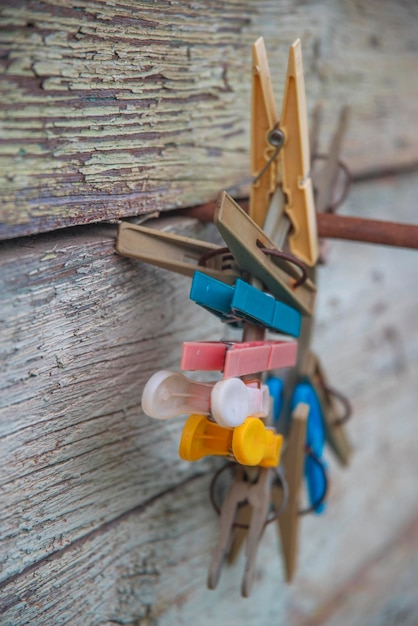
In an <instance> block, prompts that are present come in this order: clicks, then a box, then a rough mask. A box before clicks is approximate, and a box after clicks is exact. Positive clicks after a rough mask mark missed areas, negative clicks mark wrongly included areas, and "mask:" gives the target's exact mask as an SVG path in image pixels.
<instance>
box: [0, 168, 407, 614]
mask: <svg viewBox="0 0 418 626" xmlns="http://www.w3.org/2000/svg"><path fill="white" fill-rule="evenodd" d="M417 189H418V181H417V177H416V176H408V177H399V178H390V179H387V180H385V181H379V182H373V183H361V184H357V185H355V186H354V188H353V190H352V194H351V197H350V200H349V202H348V203H347V205H346V208H345V210H346V211H347V212H349V213H350V212H352V211H353V209H355V210H356V212H358V211H361V212H362V213H364V214H365V215H368V216H370V217H372V218H373V217H374V218H377V217H379V218H387V219H389V217H393V210H394V207H396V218H397V219H403V220H405V221H413V220H414V216H415V201H416V197H417V193H418V191H417ZM415 220H416V216H415ZM186 224H190V227H189V232H194V231H193V229H194V228H195V229H196V232H197V233H199V234H200V236H202V237H206V235H207V234H208V233H210V232H211V228H213V227H212V226H209V227H206V229H207V230H206V229H205V230H202V227H193V226H192V223H191V222H186ZM113 236H114V228H113V227H110V226H109V227H106V228H105V227H103V226H102V227H85V228H83V229H73V230H71V231H69V232H66V233H61V234H60V233H55V234H51V235H44V236H38V237H36V238H30V239H21V240H19V241H16V242H4V243H3V244H2V248H1V253H0V267H1V272H0V276H1V281H2V289H1V291H0V294H1V300H2V301H1V304H0V313H1V326H2V333H1V349H2V356H3V358H2V368H3V369H2V376H1V384H2V390H1V391H2V393H1V395H0V398H1V405H0V449H1V455H0V464H1V467H0V476H1V491H0V511H1V514H0V515H1V518H2V521H1V534H2V538H3V540H2V559H1V560H2V582H1V588H0V607H1V608H0V615H1V617H2V619H1V621H2V623H4V624H7V626H9V625H10V626H11V625H13V626H20V625H22V626H23V624H25V623H30V624H31V625H32V624H33V625H34V626H38V625H39V626H41V625H42V624H54V625H55V624H65V623H71V624H72V625H75V626H84V624H86V623H88V624H89V625H91V626H96V625H97V626H99V624H100V625H102V624H109V625H110V624H114V623H122V624H140V625H141V626H146V625H147V626H149V625H151V624H152V625H153V626H157V625H158V626H166V625H169V624H170V626H171V625H172V624H173V623H175V624H191V623H198V624H199V626H206V624H207V625H208V626H209V624H213V623H222V622H224V621H227V622H228V623H230V624H232V625H235V624H236V625H238V624H240V625H247V624H248V626H250V625H252V624H254V623H257V624H260V625H261V626H263V625H264V624H265V625H266V626H267V624H271V620H272V616H273V615H274V619H275V623H278V624H289V623H291V624H294V626H305V624H309V623H310V621H309V620H310V619H311V617H312V615H313V614H314V613H315V611H316V610H318V611H321V610H322V607H327V606H333V604H332V603H333V598H334V596H335V595H336V594H337V595H338V594H340V593H341V589H344V588H345V586H346V585H348V586H349V589H350V593H356V589H354V590H353V588H352V580H353V579H354V577H355V576H356V575H357V573H358V572H359V571H364V568H365V567H367V564H368V563H369V562H370V561H373V559H375V557H376V555H378V554H381V553H382V551H384V550H385V548H386V546H387V545H388V544H391V543H393V542H394V541H396V537H398V536H401V535H402V533H403V532H404V528H405V525H407V524H408V523H409V522H410V520H411V519H412V518H414V517H416V481H415V476H416V474H417V471H418V456H417V455H416V453H415V448H416V441H417V437H418V430H417V429H418V422H417V420H416V411H415V408H416V403H417V401H418V397H417V390H416V380H417V376H418V324H417V317H416V301H417V296H418V291H417V284H416V262H415V258H416V252H415V251H406V250H393V249H389V248H383V247H373V246H367V245H364V244H352V243H347V242H332V243H330V244H329V246H330V257H329V263H328V265H327V266H325V267H322V268H320V271H319V273H320V288H319V304H318V323H317V326H316V334H315V345H316V350H317V352H318V353H319V355H320V356H321V358H322V360H323V362H324V366H325V368H326V370H327V373H328V377H329V379H330V384H332V385H333V386H336V387H338V388H341V390H342V391H344V392H345V393H346V394H347V395H348V396H349V397H350V398H351V399H352V401H353V404H354V409H355V410H354V417H353V419H352V421H351V423H350V424H349V425H348V428H349V432H350V437H351V439H352V441H353V445H354V448H355V454H354V457H353V463H352V465H351V466H350V467H349V468H348V469H347V470H342V469H340V468H338V467H337V466H336V464H335V462H334V461H333V459H332V457H330V455H329V453H328V457H327V458H328V460H329V463H330V465H331V471H332V482H331V491H330V502H329V507H328V511H327V513H326V515H325V516H324V517H322V518H310V519H304V520H303V521H302V529H301V552H300V567H299V571H298V575H297V577H296V583H295V585H294V586H292V587H287V586H286V585H285V584H284V582H283V575H282V569H281V564H280V561H279V559H278V557H277V544H278V541H277V536H276V533H275V529H274V527H270V528H269V529H268V530H267V531H266V534H265V536H264V538H263V542H262V546H261V551H260V554H259V559H258V566H257V576H256V584H255V588H254V600H255V601H254V602H250V603H248V602H245V601H241V600H240V598H239V586H240V579H241V577H242V572H243V562H242V560H241V561H239V562H238V564H237V565H236V567H234V568H233V569H232V570H227V571H225V572H223V575H222V578H221V581H220V586H219V590H217V591H216V592H215V593H211V592H208V591H207V590H206V588H205V580H206V573H207V567H208V563H209V560H210V559H209V552H210V550H211V549H212V548H213V546H214V544H215V541H216V532H217V521H216V517H215V515H214V513H213V512H212V510H211V508H210V504H209V500H208V493H207V489H208V483H209V480H210V473H211V470H212V468H213V463H212V462H211V461H209V462H200V463H198V464H187V463H183V462H181V461H179V459H178V458H177V446H178V440H179V435H180V430H181V427H182V424H183V420H173V421H168V422H164V423H162V422H157V421H152V420H149V419H147V418H145V417H144V416H142V415H141V413H140V408H139V399H140V393H141V388H142V386H143V383H144V381H145V380H146V378H147V377H148V376H149V375H150V374H151V373H152V372H153V371H154V370H156V369H159V368H162V367H175V366H176V365H177V363H178V356H179V345H180V343H181V341H182V340H184V339H186V338H187V339H190V338H202V332H204V333H205V334H206V333H207V334H206V337H207V338H209V337H212V338H215V337H219V336H221V334H224V329H223V326H222V325H221V324H220V323H219V322H217V320H215V318H214V319H213V320H212V319H211V317H212V316H210V315H209V314H208V313H206V312H205V311H203V310H202V311H200V310H199V307H196V306H195V305H193V304H192V303H188V302H187V294H188V286H189V281H188V280H187V279H184V278H180V277H179V278H173V276H171V275H170V274H168V273H166V272H164V271H163V270H159V269H156V268H151V267H147V266H146V265H143V264H139V263H135V262H133V261H130V260H127V259H122V258H120V257H118V256H116V255H115V254H114V252H113V245H114V240H113ZM414 545H415V544H414ZM347 546H350V548H349V549H348V548H347ZM411 549H412V548H411ZM393 563H394V565H393V569H392V570H391V572H392V573H391V574H390V576H392V577H393V576H395V575H396V571H395V569H397V568H399V560H397V559H395V560H394V561H393ZM385 580H387V578H385ZM369 584H370V585H371V586H373V584H374V581H373V580H370V582H369ZM382 584H383V583H382ZM365 589H366V591H367V588H365ZM363 591H364V589H362V590H359V591H358V593H362V592H363ZM373 593H374V597H375V598H376V602H378V601H379V598H381V601H382V603H383V602H389V599H388V586H387V585H386V583H385V582H384V585H383V586H382V591H381V592H379V591H376V589H375V588H374V589H373ZM353 602H354V600H353ZM359 603H360V601H359ZM360 605H361V603H360ZM382 606H383V605H382ZM360 608H361V606H360ZM358 610H360V609H358ZM328 615H329V613H326V616H328ZM324 619H325V617H324ZM360 621H361V620H360ZM341 623H342V624H344V622H341ZM344 626H345V625H344Z"/></svg>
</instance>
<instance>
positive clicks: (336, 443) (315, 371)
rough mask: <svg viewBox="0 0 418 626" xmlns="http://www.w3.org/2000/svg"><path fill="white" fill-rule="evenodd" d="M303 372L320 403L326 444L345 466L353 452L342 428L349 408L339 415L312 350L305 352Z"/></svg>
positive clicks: (333, 395) (322, 370)
mask: <svg viewBox="0 0 418 626" xmlns="http://www.w3.org/2000/svg"><path fill="white" fill-rule="evenodd" d="M303 374H305V375H306V376H307V378H308V379H309V380H310V382H311V384H312V386H313V388H314V389H315V392H316V394H317V396H318V399H319V402H320V404H321V409H322V415H323V418H324V426H325V436H326V441H327V444H328V445H329V446H330V448H331V450H332V451H333V453H334V455H335V457H336V459H337V460H338V461H339V463H340V464H341V465H343V466H346V465H348V464H349V461H350V458H351V455H352V452H353V449H352V446H351V443H350V440H349V438H348V435H347V431H346V429H345V428H344V422H345V421H346V420H347V419H348V417H349V413H350V409H349V408H347V409H346V415H345V416H341V412H340V411H339V410H338V408H337V406H336V402H335V392H334V393H333V392H332V390H331V387H330V386H329V383H328V381H327V379H326V376H325V372H324V369H323V367H322V365H321V363H320V361H319V358H318V356H317V355H315V354H314V353H313V352H309V353H308V354H307V357H306V360H305V367H304V370H303V371H302V375H303ZM338 395H340V394H338Z"/></svg>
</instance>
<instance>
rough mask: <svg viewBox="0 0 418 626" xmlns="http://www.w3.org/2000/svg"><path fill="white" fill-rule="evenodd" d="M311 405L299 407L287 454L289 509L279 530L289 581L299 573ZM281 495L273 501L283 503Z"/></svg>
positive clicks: (284, 462) (282, 519)
mask: <svg viewBox="0 0 418 626" xmlns="http://www.w3.org/2000/svg"><path fill="white" fill-rule="evenodd" d="M308 414H309V405H307V404H303V403H301V404H298V405H297V406H296V407H295V409H294V411H293V413H292V421H291V426H290V432H289V437H288V439H287V443H286V449H285V451H284V453H283V466H284V472H285V478H286V481H287V486H288V499H287V504H286V507H285V509H284V511H283V513H282V514H281V516H280V517H279V520H278V527H279V532H280V537H281V542H282V551H283V560H284V570H285V577H286V582H291V581H292V580H293V577H294V574H295V572H296V565H297V554H298V539H299V520H300V518H299V507H300V504H299V502H300V491H301V485H302V477H303V467H304V463H305V446H306V427H307V419H308ZM280 498H281V493H280V492H278V491H277V490H273V501H274V502H276V501H277V500H278V499H279V500H280Z"/></svg>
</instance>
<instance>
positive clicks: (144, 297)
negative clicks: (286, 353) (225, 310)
mask: <svg viewBox="0 0 418 626" xmlns="http://www.w3.org/2000/svg"><path fill="white" fill-rule="evenodd" d="M195 230H196V229H195ZM115 234H116V228H115V227H113V228H108V229H103V228H102V229H101V230H89V229H88V231H87V232H84V234H81V233H80V232H79V231H78V230H77V231H75V232H72V233H70V234H64V235H63V236H61V237H60V236H56V237H54V238H52V239H51V238H49V237H44V238H42V239H41V240H36V241H35V240H32V241H31V240H29V241H28V240H27V239H23V240H20V241H19V242H17V243H13V244H12V243H10V244H4V245H3V249H2V251H1V262H0V263H1V267H2V271H1V275H2V278H1V280H2V285H3V286H2V290H1V294H2V295H1V298H2V303H1V306H0V311H1V322H2V323H1V327H2V333H1V337H2V342H1V350H2V376H1V405H0V406H1V408H0V415H1V417H0V424H1V426H0V441H1V444H2V450H3V452H4V454H5V456H3V454H2V456H3V459H4V463H3V462H2V471H1V475H2V498H3V500H2V502H3V504H2V506H0V511H1V512H0V518H1V525H2V529H3V543H2V549H3V550H4V552H3V554H4V555H5V557H6V558H5V560H4V562H3V568H2V574H1V578H2V579H4V578H5V577H7V576H9V575H11V574H13V573H15V572H16V571H19V570H20V569H21V567H22V565H23V566H24V567H25V566H27V565H30V564H31V563H33V562H34V561H37V560H39V559H42V558H44V557H45V556H48V555H49V554H51V553H53V552H55V551H56V550H59V549H60V548H62V547H63V546H65V545H67V544H69V543H71V542H72V541H73V540H75V539H77V538H80V537H82V536H83V535H84V534H85V533H86V532H90V531H91V530H92V529H94V528H96V527H98V526H100V525H101V524H103V523H106V522H107V521H108V520H110V519H113V518H115V517H117V516H118V515H120V514H122V513H124V512H126V511H127V510H129V509H131V508H133V507H136V506H137V505H138V504H140V503H141V502H142V501H145V500H149V499H150V498H152V497H154V496H155V495H156V494H159V493H160V492H161V491H164V490H165V489H166V488H167V487H169V486H170V485H171V486H173V485H175V484H176V483H178V482H182V481H183V480H185V479H187V478H188V477H189V476H193V475H194V474H195V473H196V471H197V472H198V473H199V472H202V471H204V468H205V467H206V468H207V466H208V463H209V466H210V461H209V462H208V463H206V464H205V463H203V465H199V469H198V470H196V466H195V465H193V464H188V463H185V462H181V461H180V460H179V459H178V453H177V450H178V442H179V438H180V432H181V428H182V424H183V420H172V421H170V422H168V423H164V424H163V426H161V423H160V422H158V421H156V420H151V419H149V418H146V417H145V416H143V415H142V417H140V415H141V410H140V398H141V392H142V388H143V386H144V384H145V381H146V380H147V378H149V376H150V375H151V374H152V373H153V372H154V371H155V370H157V369H162V368H166V367H169V368H170V367H171V368H172V367H178V364H179V359H180V354H181V342H182V340H184V339H186V338H187V339H188V338H190V337H193V338H196V339H197V338H199V339H207V338H211V337H213V334H214V333H216V335H215V336H218V334H219V332H220V331H222V325H221V323H220V322H219V321H217V320H216V318H214V317H213V316H210V315H209V314H208V313H205V312H204V311H203V310H202V309H201V308H200V307H197V306H196V305H194V304H192V303H191V302H189V301H188V289H189V283H190V281H189V280H187V279H182V278H179V277H173V276H172V275H171V274H170V273H169V272H165V271H163V270H156V269H154V268H151V267H149V266H146V265H145V264H139V263H137V262H134V261H130V260H128V259H124V258H122V257H119V256H116V255H115V253H114V242H115ZM212 317H213V319H212ZM29 503H30V504H29ZM99 511H100V512H99ZM74 514H75V517H74ZM58 529H59V532H57V531H58Z"/></svg>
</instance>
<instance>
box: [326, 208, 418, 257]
mask: <svg viewBox="0 0 418 626" xmlns="http://www.w3.org/2000/svg"><path fill="white" fill-rule="evenodd" d="M316 219H317V223H318V235H319V236H320V237H324V238H325V239H349V240H350V241H364V242H366V243H377V244H383V245H385V246H396V247H398V248H415V249H418V226H415V225H414V224H399V223H398V222H385V221H382V220H370V219H366V218H363V217H347V216H345V215H335V214H331V213H317V214H316Z"/></svg>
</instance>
